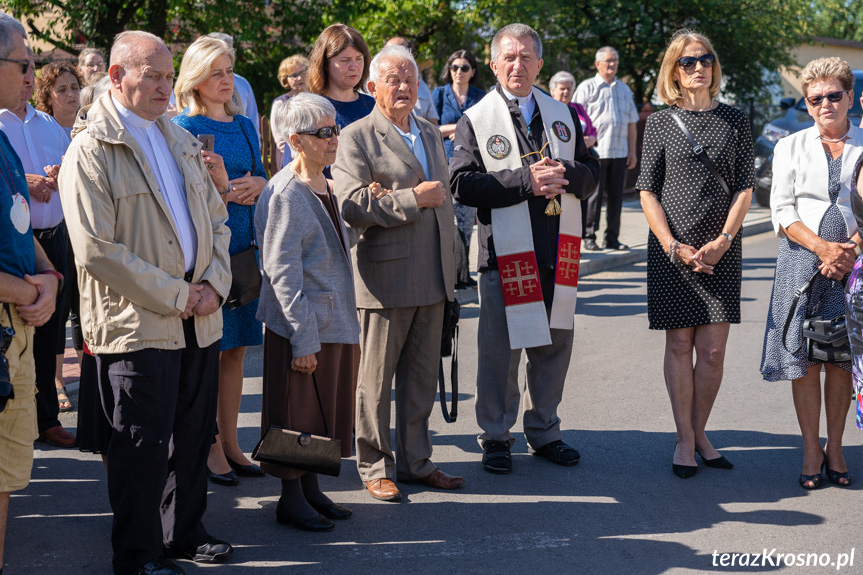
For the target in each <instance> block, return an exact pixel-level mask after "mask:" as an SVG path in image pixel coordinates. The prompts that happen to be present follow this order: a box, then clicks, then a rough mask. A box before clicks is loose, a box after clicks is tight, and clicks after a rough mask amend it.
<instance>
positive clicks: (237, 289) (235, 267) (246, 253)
mask: <svg viewBox="0 0 863 575" xmlns="http://www.w3.org/2000/svg"><path fill="white" fill-rule="evenodd" d="M240 130H241V131H242V132H243V136H245V138H246V143H248V144H249V151H250V153H251V155H252V170H251V171H252V172H254V169H255V153H254V148H252V142H251V141H249V136H247V135H246V130H245V128H243V124H242V123H241V124H240ZM249 208H250V210H251V212H252V237H251V240H250V243H249V247H248V248H246V249H244V250H243V251H241V252H240V253H238V254H234V255H232V256H231V291H230V292H229V293H228V299H227V301H225V306H226V307H227V308H228V309H236V308H238V307H240V306H244V305H246V304H247V303H251V302H253V301H255V300H256V299H258V298H259V297H260V296H261V285H262V284H263V281H262V279H261V268H260V267H259V266H258V243H257V242H256V241H255V225H254V219H255V206H254V205H251V206H249Z"/></svg>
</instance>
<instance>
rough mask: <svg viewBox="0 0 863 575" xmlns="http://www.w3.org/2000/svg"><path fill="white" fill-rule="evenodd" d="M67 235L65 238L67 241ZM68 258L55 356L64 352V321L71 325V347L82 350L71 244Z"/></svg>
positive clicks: (78, 297)
mask: <svg viewBox="0 0 863 575" xmlns="http://www.w3.org/2000/svg"><path fill="white" fill-rule="evenodd" d="M68 237H69V236H68V234H67V236H66V238H67V240H68ZM68 253H69V255H68V257H67V259H66V271H67V272H69V275H68V276H66V286H65V289H66V297H65V298H64V302H63V313H62V315H61V316H60V333H59V334H58V337H57V355H63V354H64V353H65V352H66V329H65V327H66V321H67V320H68V321H69V322H71V324H72V345H73V346H74V348H75V349H76V350H77V351H82V350H83V349H84V335H83V334H82V333H81V294H80V293H79V292H78V276H77V272H76V271H75V254H74V253H73V252H72V244H71V243H69V250H68Z"/></svg>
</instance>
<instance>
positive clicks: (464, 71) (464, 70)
mask: <svg viewBox="0 0 863 575" xmlns="http://www.w3.org/2000/svg"><path fill="white" fill-rule="evenodd" d="M449 69H450V70H452V71H453V72H459V71H461V73H462V74H467V73H468V72H470V71H471V70H473V67H472V66H471V65H470V64H462V65H461V66H457V65H455V64H453V65H452V66H450V67H449Z"/></svg>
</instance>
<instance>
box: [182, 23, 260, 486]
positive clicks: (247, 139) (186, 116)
mask: <svg viewBox="0 0 863 575" xmlns="http://www.w3.org/2000/svg"><path fill="white" fill-rule="evenodd" d="M175 92H176V96H177V104H178V107H179V108H181V109H183V108H185V109H184V110H183V112H182V113H181V114H180V115H179V116H177V117H175V118H174V120H173V121H174V123H176V124H177V125H178V126H181V127H183V128H185V129H187V130H188V131H189V132H191V133H192V134H193V135H195V136H200V135H201V134H212V135H213V136H214V137H215V139H214V149H213V152H214V153H212V154H210V153H208V152H206V151H205V152H203V154H204V161H205V162H206V163H207V168H208V169H209V170H210V175H211V177H213V182H214V183H215V184H216V187H217V188H218V190H219V193H220V194H221V196H222V200H223V201H224V202H225V205H226V206H227V208H228V227H229V228H230V229H231V243H230V246H229V252H230V254H231V255H234V254H237V253H239V252H241V251H243V250H245V249H247V248H248V247H249V246H250V245H251V244H252V241H253V239H254V234H255V231H254V228H253V218H254V213H255V200H256V199H257V197H258V196H259V195H260V194H261V192H262V191H263V189H264V186H265V185H266V184H267V180H266V176H267V173H266V172H265V171H264V166H263V164H262V163H261V151H260V149H259V147H258V139H257V134H256V132H255V128H254V126H253V125H252V122H251V121H250V120H249V119H248V118H246V117H245V116H241V115H239V111H240V107H239V106H238V105H237V104H236V103H235V102H234V101H233V95H234V51H233V49H231V48H229V47H228V45H227V44H225V43H224V42H222V41H221V40H216V39H214V38H209V37H202V38H199V39H198V40H197V41H195V42H194V43H193V44H192V45H191V46H189V49H188V50H187V51H186V54H185V55H184V56H183V63H182V64H181V66H180V75H179V77H178V78H177V84H176V87H175ZM223 170H224V171H227V178H229V179H230V184H229V185H225V183H223V182H224V181H225V179H224V171H223ZM219 176H221V177H219ZM257 311H258V300H255V301H253V302H251V303H248V304H246V305H244V306H242V307H239V308H236V309H233V310H231V309H228V308H225V307H223V308H222V317H223V319H224V333H223V335H222V340H221V343H220V347H219V349H220V351H221V354H220V355H219V402H218V415H217V418H216V420H217V422H218V429H219V434H218V436H217V441H216V442H215V443H213V445H212V447H211V449H210V457H209V459H208V461H207V468H208V469H207V471H208V474H209V476H210V479H211V480H212V481H213V482H214V483H218V484H220V485H236V484H237V483H238V482H239V479H238V478H237V475H236V473H239V474H240V475H247V476H262V475H263V472H262V471H261V469H260V468H259V467H258V466H257V465H253V464H252V463H251V462H250V461H249V460H248V459H246V456H245V455H243V451H242V449H240V446H239V442H238V440H237V417H238V415H239V412H240V401H241V399H242V396H243V358H244V356H245V354H246V346H249V345H260V344H262V343H263V326H262V324H261V322H260V321H258V320H257V319H256V318H255V314H256V313H257ZM235 471H236V473H235Z"/></svg>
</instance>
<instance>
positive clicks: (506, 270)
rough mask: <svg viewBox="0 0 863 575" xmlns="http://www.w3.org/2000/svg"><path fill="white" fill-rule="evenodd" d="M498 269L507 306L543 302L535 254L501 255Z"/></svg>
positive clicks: (498, 260) (504, 301)
mask: <svg viewBox="0 0 863 575" xmlns="http://www.w3.org/2000/svg"><path fill="white" fill-rule="evenodd" d="M497 268H498V272H499V273H500V284H501V288H502V289H503V304H504V305H505V306H511V305H519V304H523V303H532V302H537V301H538V302H541V301H542V286H541V285H540V283H539V271H538V270H537V269H536V254H535V253H534V252H521V253H518V254H507V255H499V256H498V257H497Z"/></svg>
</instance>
